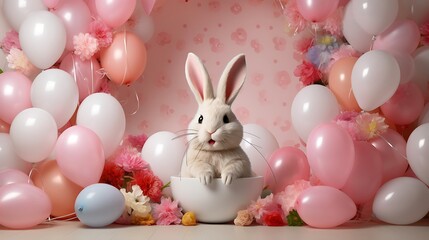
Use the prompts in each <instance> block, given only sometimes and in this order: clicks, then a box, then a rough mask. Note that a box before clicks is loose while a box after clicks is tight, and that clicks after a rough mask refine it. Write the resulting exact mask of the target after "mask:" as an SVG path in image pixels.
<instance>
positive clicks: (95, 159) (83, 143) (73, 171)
mask: <svg viewBox="0 0 429 240" xmlns="http://www.w3.org/2000/svg"><path fill="white" fill-rule="evenodd" d="M55 152H56V154H57V163H58V166H59V167H60V170H61V173H62V174H64V176H66V177H67V178H68V179H70V180H71V181H72V182H74V183H76V184H78V185H79V186H81V187H86V186H89V185H91V184H94V183H97V182H98V181H99V180H100V177H101V174H102V172H103V167H104V151H103V146H102V144H101V141H100V139H99V137H98V136H97V135H96V134H95V133H94V132H93V131H92V130H90V129H88V128H86V127H82V126H73V127H70V128H68V129H67V130H65V131H64V132H63V133H62V134H61V135H60V136H59V138H58V141H57V145H56V146H55Z"/></svg>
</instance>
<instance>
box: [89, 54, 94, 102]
mask: <svg viewBox="0 0 429 240" xmlns="http://www.w3.org/2000/svg"><path fill="white" fill-rule="evenodd" d="M90 61H91V92H90V93H89V94H92V93H94V63H93V62H92V59H90Z"/></svg>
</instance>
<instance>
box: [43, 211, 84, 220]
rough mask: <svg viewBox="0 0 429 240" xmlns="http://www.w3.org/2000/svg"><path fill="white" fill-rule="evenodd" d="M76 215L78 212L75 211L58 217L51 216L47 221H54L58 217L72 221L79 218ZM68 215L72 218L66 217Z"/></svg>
mask: <svg viewBox="0 0 429 240" xmlns="http://www.w3.org/2000/svg"><path fill="white" fill-rule="evenodd" d="M75 215H76V213H75V212H73V213H69V214H66V215H62V216H58V217H54V218H51V217H49V218H48V219H47V220H46V221H47V222H52V221H56V220H58V219H60V220H61V221H72V220H75V219H77V217H76V216H75ZM66 217H70V218H66ZM63 218H66V219H63Z"/></svg>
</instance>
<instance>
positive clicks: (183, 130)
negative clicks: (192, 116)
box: [175, 128, 198, 133]
mask: <svg viewBox="0 0 429 240" xmlns="http://www.w3.org/2000/svg"><path fill="white" fill-rule="evenodd" d="M186 131H194V132H198V130H196V129H192V128H186V129H182V130H179V131H176V132H175V133H181V132H186Z"/></svg>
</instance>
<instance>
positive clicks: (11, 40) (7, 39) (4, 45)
mask: <svg viewBox="0 0 429 240" xmlns="http://www.w3.org/2000/svg"><path fill="white" fill-rule="evenodd" d="M0 47H1V49H3V52H4V53H5V54H9V53H10V50H11V49H12V48H16V49H21V44H20V43H19V35H18V33H17V32H16V31H14V30H11V31H9V32H7V33H6V34H5V36H4V38H3V40H2V41H1V42H0Z"/></svg>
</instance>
